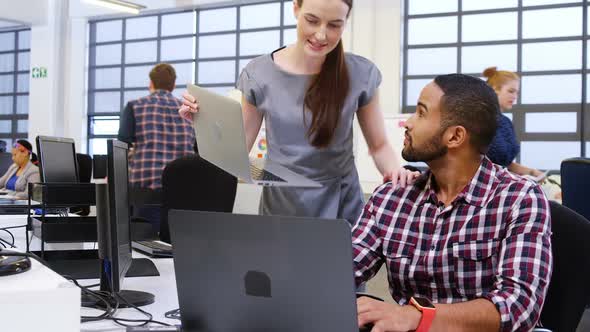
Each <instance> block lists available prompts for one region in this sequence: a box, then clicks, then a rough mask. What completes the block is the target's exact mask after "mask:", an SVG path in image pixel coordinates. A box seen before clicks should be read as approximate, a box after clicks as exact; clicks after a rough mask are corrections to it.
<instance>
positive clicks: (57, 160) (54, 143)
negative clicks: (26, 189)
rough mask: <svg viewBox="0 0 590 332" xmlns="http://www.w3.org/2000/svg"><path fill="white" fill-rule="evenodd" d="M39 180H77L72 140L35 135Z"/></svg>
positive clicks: (74, 149) (74, 150)
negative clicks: (38, 160) (38, 161)
mask: <svg viewBox="0 0 590 332" xmlns="http://www.w3.org/2000/svg"><path fill="white" fill-rule="evenodd" d="M37 151H39V156H40V157H39V159H40V163H39V164H40V173H41V182H78V168H77V163H76V148H75V145H74V140H73V139H69V138H60V137H47V136H38V137H37Z"/></svg>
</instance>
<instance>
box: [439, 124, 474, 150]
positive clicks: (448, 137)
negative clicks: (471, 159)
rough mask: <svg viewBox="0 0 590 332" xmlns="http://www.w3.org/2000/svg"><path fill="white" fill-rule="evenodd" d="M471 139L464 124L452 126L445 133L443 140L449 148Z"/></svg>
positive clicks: (456, 146)
mask: <svg viewBox="0 0 590 332" xmlns="http://www.w3.org/2000/svg"><path fill="white" fill-rule="evenodd" d="M468 140H469V135H468V134H467V129H465V127H463V126H450V127H448V128H447V129H446V130H445V132H444V134H443V141H444V143H445V144H446V146H447V147H448V148H449V149H452V148H458V147H460V146H462V145H464V144H466V143H468V142H467V141H468Z"/></svg>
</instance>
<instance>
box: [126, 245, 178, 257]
mask: <svg viewBox="0 0 590 332" xmlns="http://www.w3.org/2000/svg"><path fill="white" fill-rule="evenodd" d="M132 246H133V248H135V249H137V250H140V251H144V252H147V253H148V254H150V255H155V256H170V257H172V245H170V244H168V243H164V242H160V241H133V242H132Z"/></svg>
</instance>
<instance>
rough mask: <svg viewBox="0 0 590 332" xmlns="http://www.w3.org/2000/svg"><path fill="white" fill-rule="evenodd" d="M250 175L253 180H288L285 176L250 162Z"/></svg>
mask: <svg viewBox="0 0 590 332" xmlns="http://www.w3.org/2000/svg"><path fill="white" fill-rule="evenodd" d="M250 175H251V176H252V179H253V180H257V181H276V182H287V181H285V180H283V178H281V177H279V176H276V175H274V174H272V173H271V172H269V171H267V170H264V169H261V168H258V167H256V166H254V165H252V164H250Z"/></svg>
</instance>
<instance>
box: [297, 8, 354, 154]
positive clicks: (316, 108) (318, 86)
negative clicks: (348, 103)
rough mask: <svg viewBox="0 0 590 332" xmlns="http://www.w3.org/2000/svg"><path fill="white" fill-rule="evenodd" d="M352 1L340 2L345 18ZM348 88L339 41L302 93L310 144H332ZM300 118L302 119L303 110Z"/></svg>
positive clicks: (347, 78) (320, 145) (316, 145)
mask: <svg viewBox="0 0 590 332" xmlns="http://www.w3.org/2000/svg"><path fill="white" fill-rule="evenodd" d="M352 1H353V0H342V2H344V3H345V4H346V5H347V6H348V14H347V15H349V14H350V11H351V10H352ZM297 5H298V6H299V7H301V6H302V5H303V0H297ZM349 88H350V77H349V74H348V68H347V67H346V62H345V59H344V46H343V45H342V40H340V41H339V42H338V45H337V46H336V48H334V49H333V50H332V51H331V52H330V53H328V55H327V56H326V60H325V61H324V64H323V65H322V69H321V71H320V73H319V74H317V75H315V76H314V77H313V78H312V79H311V82H310V83H309V86H308V88H307V92H306V93H305V99H304V103H305V106H306V107H307V108H308V109H309V111H310V112H311V123H310V125H309V129H308V130H307V137H308V139H309V140H310V143H311V145H313V146H315V147H318V148H323V147H326V146H328V145H329V144H330V143H331V142H332V139H333V137H334V133H335V132H336V128H337V127H338V123H339V121H340V113H341V112H342V108H343V107H344V102H345V100H346V97H347V96H348V90H349ZM303 115H304V119H305V109H304V110H303Z"/></svg>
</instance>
